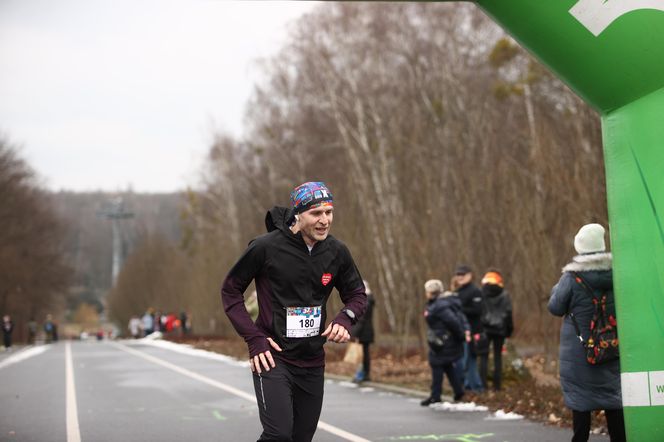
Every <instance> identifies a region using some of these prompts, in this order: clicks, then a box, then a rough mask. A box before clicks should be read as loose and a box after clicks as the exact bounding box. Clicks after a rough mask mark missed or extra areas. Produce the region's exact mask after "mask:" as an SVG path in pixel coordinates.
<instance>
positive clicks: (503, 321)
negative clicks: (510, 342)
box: [482, 284, 514, 338]
mask: <svg viewBox="0 0 664 442" xmlns="http://www.w3.org/2000/svg"><path fill="white" fill-rule="evenodd" d="M482 294H483V295H484V312H483V313H482V326H483V327H484V331H485V332H486V334H487V335H497V336H503V337H505V338H509V337H510V336H512V331H514V323H513V320H512V300H511V298H510V295H509V293H507V291H506V290H504V289H503V288H502V287H499V286H497V285H493V284H485V285H483V286H482Z"/></svg>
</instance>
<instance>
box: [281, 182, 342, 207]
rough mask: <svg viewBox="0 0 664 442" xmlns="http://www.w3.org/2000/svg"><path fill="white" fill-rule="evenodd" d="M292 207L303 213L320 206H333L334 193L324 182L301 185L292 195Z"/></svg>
mask: <svg viewBox="0 0 664 442" xmlns="http://www.w3.org/2000/svg"><path fill="white" fill-rule="evenodd" d="M290 201H291V207H292V208H293V211H294V212H295V213H302V212H305V211H307V210H309V209H313V208H314V207H319V206H332V192H330V189H328V188H327V186H326V185H325V183H323V182H322V181H310V182H308V183H304V184H300V185H299V186H297V187H296V188H295V189H293V191H292V192H291V194H290Z"/></svg>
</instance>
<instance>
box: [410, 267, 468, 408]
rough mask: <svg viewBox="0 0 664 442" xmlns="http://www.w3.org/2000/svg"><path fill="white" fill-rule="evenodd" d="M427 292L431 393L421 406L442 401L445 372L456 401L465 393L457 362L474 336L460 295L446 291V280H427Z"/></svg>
mask: <svg viewBox="0 0 664 442" xmlns="http://www.w3.org/2000/svg"><path fill="white" fill-rule="evenodd" d="M424 294H425V296H426V299H427V307H426V310H424V319H425V320H426V323H427V327H428V330H427V342H428V344H429V365H430V367H431V393H430V395H429V397H428V398H426V399H424V400H423V401H422V402H420V405H422V406H429V405H431V404H435V403H438V402H440V401H441V394H442V388H443V375H444V374H447V379H448V380H449V381H450V385H451V387H452V390H453V391H454V400H455V401H459V400H461V398H463V395H464V392H463V385H462V384H461V380H460V379H459V377H458V373H457V370H456V367H455V363H456V362H457V361H458V360H459V359H460V358H461V356H463V343H464V341H465V340H466V337H467V336H469V335H470V329H469V327H468V325H467V322H465V321H466V320H465V317H464V316H463V313H462V312H461V306H460V303H459V301H458V299H457V297H456V295H455V294H454V292H450V291H445V290H444V286H443V283H442V281H440V280H439V279H430V280H428V281H427V282H426V283H424ZM466 331H468V333H466Z"/></svg>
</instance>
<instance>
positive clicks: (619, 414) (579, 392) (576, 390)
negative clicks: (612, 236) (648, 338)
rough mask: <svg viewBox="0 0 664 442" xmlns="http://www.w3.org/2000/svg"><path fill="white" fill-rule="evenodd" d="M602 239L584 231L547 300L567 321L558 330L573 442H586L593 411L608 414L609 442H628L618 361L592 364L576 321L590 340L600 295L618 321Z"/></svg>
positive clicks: (597, 232) (593, 229)
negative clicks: (570, 412)
mask: <svg viewBox="0 0 664 442" xmlns="http://www.w3.org/2000/svg"><path fill="white" fill-rule="evenodd" d="M604 234H605V231H604V227H602V226H601V225H600V224H587V225H585V226H583V227H581V229H580V230H579V232H578V233H577V234H576V236H575V237H574V248H575V249H576V252H577V253H578V255H577V256H575V257H574V258H573V259H572V262H571V263H569V264H567V265H566V266H565V267H563V274H562V276H561V277H560V280H559V281H558V284H556V285H555V286H554V287H553V289H552V290H551V298H550V299H549V306H548V307H549V311H550V312H551V313H552V314H554V315H556V316H565V319H564V320H563V323H562V327H561V329H560V386H561V387H562V390H563V398H564V400H565V405H566V406H567V407H568V408H570V409H571V410H572V421H573V430H574V436H573V438H572V441H573V442H579V441H587V440H588V437H589V434H590V421H591V411H593V410H604V414H605V415H606V423H607V426H608V429H609V435H610V437H611V442H622V441H625V440H626V437H625V422H624V417H623V409H622V396H621V386H620V360H619V359H615V360H613V361H609V362H606V363H604V364H601V365H590V364H589V363H588V362H587V360H586V349H585V347H584V346H583V345H582V344H581V343H580V342H579V339H578V337H577V331H576V327H575V326H574V322H573V319H574V320H576V323H577V325H578V327H579V330H580V331H581V334H582V337H583V338H584V341H587V339H588V335H589V333H590V321H591V320H592V317H593V314H594V311H595V307H594V305H593V300H594V298H597V299H600V298H601V297H602V296H606V301H605V302H606V309H607V315H609V318H610V317H613V318H615V317H616V311H615V297H614V293H613V271H612V257H611V253H606V252H605V251H606V246H605V243H604ZM577 277H578V278H579V279H580V280H577V279H576V278H577ZM582 284H586V286H588V287H589V289H591V290H592V292H593V293H592V294H591V293H589V292H588V291H587V290H586V289H585V288H584V286H583V285H582Z"/></svg>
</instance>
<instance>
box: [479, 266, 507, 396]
mask: <svg viewBox="0 0 664 442" xmlns="http://www.w3.org/2000/svg"><path fill="white" fill-rule="evenodd" d="M482 295H483V297H484V312H483V314H482V326H483V327H484V331H485V332H486V335H487V338H488V340H489V345H490V346H492V347H493V389H494V390H495V391H498V390H500V388H501V381H502V376H503V358H502V351H503V345H504V344H505V339H507V338H509V337H510V336H512V332H513V330H514V323H513V319H512V300H511V298H510V295H509V293H507V291H506V290H505V288H504V283H503V276H502V275H501V273H500V272H499V271H498V270H495V269H490V270H489V271H488V272H487V273H486V274H485V275H484V277H483V278H482ZM487 365H488V364H486V362H485V360H484V359H480V376H481V377H482V383H483V384H484V385H485V386H487Z"/></svg>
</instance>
